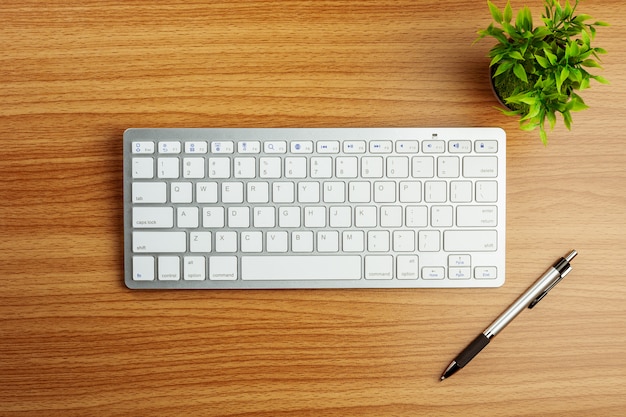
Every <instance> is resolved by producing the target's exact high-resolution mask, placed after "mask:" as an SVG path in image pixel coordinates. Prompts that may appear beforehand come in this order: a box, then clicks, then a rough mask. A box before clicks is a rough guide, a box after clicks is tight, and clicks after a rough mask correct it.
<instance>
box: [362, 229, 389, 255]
mask: <svg viewBox="0 0 626 417" xmlns="http://www.w3.org/2000/svg"><path fill="white" fill-rule="evenodd" d="M389 239H390V238H389V232H388V231H387V230H371V231H369V232H367V250H368V251H370V252H388V251H389V246H390V242H389Z"/></svg>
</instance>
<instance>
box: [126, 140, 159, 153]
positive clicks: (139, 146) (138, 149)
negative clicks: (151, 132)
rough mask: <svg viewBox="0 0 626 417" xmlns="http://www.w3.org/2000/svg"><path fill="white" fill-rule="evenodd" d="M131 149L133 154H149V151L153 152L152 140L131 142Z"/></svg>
mask: <svg viewBox="0 0 626 417" xmlns="http://www.w3.org/2000/svg"><path fill="white" fill-rule="evenodd" d="M131 149H132V153H134V154H151V153H154V142H151V141H141V142H133V144H132V148H131Z"/></svg>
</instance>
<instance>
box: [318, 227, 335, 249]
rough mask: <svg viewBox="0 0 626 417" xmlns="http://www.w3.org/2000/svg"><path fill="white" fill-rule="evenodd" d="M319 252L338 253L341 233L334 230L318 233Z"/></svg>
mask: <svg viewBox="0 0 626 417" xmlns="http://www.w3.org/2000/svg"><path fill="white" fill-rule="evenodd" d="M317 251H318V252H338V251H339V232H337V231H334V230H331V231H323V232H317Z"/></svg>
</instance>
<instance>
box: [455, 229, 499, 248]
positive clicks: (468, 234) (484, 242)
mask: <svg viewBox="0 0 626 417" xmlns="http://www.w3.org/2000/svg"><path fill="white" fill-rule="evenodd" d="M443 247H444V250H445V251H446V252H470V251H476V252H492V251H495V250H496V249H497V248H498V233H497V232H496V231H495V230H446V231H445V232H443Z"/></svg>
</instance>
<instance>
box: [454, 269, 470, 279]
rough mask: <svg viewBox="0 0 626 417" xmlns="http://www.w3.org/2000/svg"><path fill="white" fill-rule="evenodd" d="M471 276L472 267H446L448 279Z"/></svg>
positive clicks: (468, 277)
mask: <svg viewBox="0 0 626 417" xmlns="http://www.w3.org/2000/svg"><path fill="white" fill-rule="evenodd" d="M471 277H472V269H471V268H467V267H462V268H459V267H451V268H448V278H450V279H470V278H471Z"/></svg>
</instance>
